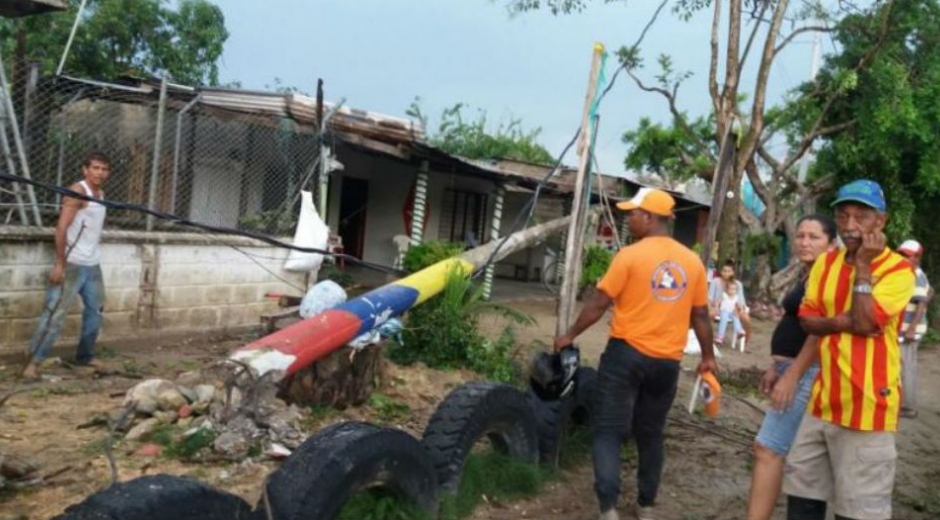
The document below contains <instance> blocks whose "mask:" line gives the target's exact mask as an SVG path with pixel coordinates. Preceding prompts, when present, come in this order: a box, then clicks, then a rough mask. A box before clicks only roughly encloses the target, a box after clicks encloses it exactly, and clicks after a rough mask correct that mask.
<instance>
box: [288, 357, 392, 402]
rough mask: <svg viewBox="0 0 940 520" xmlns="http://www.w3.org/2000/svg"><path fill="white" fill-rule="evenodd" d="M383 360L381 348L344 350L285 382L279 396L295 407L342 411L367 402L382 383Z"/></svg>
mask: <svg viewBox="0 0 940 520" xmlns="http://www.w3.org/2000/svg"><path fill="white" fill-rule="evenodd" d="M384 375H385V359H384V358H383V356H382V346H381V344H380V345H375V346H370V347H366V348H364V349H362V350H360V351H355V350H354V349H352V348H350V347H343V348H341V349H339V350H337V351H336V352H333V353H332V354H330V355H329V356H327V357H325V358H323V359H321V360H320V361H318V362H316V363H314V364H313V365H311V366H309V367H307V368H304V369H302V370H299V371H297V372H296V373H294V374H293V375H292V376H290V377H288V378H286V379H284V380H283V381H282V382H281V385H280V391H279V392H278V397H280V398H281V399H283V400H284V401H286V402H288V403H291V404H296V405H298V406H314V405H321V406H332V407H334V408H338V409H341V410H342V409H344V408H346V407H347V406H358V405H361V404H363V403H364V402H366V400H368V399H369V396H370V395H371V394H372V392H374V391H375V390H376V389H377V388H379V386H381V384H382V379H383V377H384Z"/></svg>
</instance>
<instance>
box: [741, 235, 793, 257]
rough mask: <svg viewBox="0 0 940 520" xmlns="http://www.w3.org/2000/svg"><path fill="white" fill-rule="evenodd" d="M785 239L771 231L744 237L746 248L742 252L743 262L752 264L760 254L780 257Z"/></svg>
mask: <svg viewBox="0 0 940 520" xmlns="http://www.w3.org/2000/svg"><path fill="white" fill-rule="evenodd" d="M782 247H783V240H782V239H781V238H780V236H778V235H775V234H771V233H757V234H750V235H746V236H745V237H744V250H743V251H742V252H741V263H742V264H743V265H750V264H751V262H752V261H753V260H754V259H755V258H757V257H759V256H768V257H769V258H779V257H780V252H781V248H782Z"/></svg>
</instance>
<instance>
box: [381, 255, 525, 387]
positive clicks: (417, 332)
mask: <svg viewBox="0 0 940 520" xmlns="http://www.w3.org/2000/svg"><path fill="white" fill-rule="evenodd" d="M485 313H497V314H500V315H502V316H504V317H506V318H508V319H510V320H512V321H513V322H515V323H522V324H530V323H533V320H532V318H531V317H529V316H527V315H525V314H522V313H520V312H518V311H515V310H513V309H511V308H509V307H505V306H501V305H497V304H494V303H490V302H486V301H484V300H483V291H482V288H481V287H475V286H474V285H473V282H472V281H471V280H469V279H468V278H465V277H464V276H461V274H460V273H459V272H458V271H456V270H454V271H451V272H450V274H449V275H448V277H447V282H446V285H445V286H444V291H443V292H442V293H441V294H438V295H437V296H435V297H434V298H431V299H430V300H429V301H427V302H425V303H424V304H422V305H420V306H418V307H415V308H414V309H412V310H411V311H410V312H409V313H408V318H407V326H406V328H405V330H404V332H403V334H402V336H403V341H402V342H403V344H402V345H393V346H392V348H391V349H390V350H389V357H391V359H392V360H393V361H395V362H397V363H402V364H411V363H414V362H417V361H421V362H423V363H425V364H427V365H428V366H430V367H434V368H445V369H453V368H469V369H471V370H474V371H476V372H478V373H480V374H482V375H484V376H486V377H488V378H490V379H492V380H496V381H504V382H510V381H512V380H514V379H515V377H516V375H517V373H518V370H517V369H516V367H515V366H514V365H513V362H512V361H513V355H514V350H515V345H514V343H515V342H514V339H513V337H512V334H511V332H504V333H503V335H502V336H501V337H500V339H499V340H498V341H496V342H493V341H491V340H489V339H488V338H486V337H485V336H484V335H483V334H482V333H480V331H479V330H478V327H479V321H480V318H481V316H482V315H483V314H485Z"/></svg>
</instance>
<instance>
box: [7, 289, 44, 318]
mask: <svg viewBox="0 0 940 520" xmlns="http://www.w3.org/2000/svg"><path fill="white" fill-rule="evenodd" d="M44 296H45V295H44V293H42V292H38V291H32V292H16V293H0V318H34V317H37V316H39V313H41V312H42V307H43V300H44Z"/></svg>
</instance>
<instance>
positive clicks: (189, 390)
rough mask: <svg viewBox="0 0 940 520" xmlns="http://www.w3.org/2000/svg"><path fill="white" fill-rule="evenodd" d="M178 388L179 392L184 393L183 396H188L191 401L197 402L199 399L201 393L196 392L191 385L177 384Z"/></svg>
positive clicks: (187, 398)
mask: <svg viewBox="0 0 940 520" xmlns="http://www.w3.org/2000/svg"><path fill="white" fill-rule="evenodd" d="M176 389H177V390H178V391H179V393H181V394H183V397H185V398H186V400H187V401H189V402H190V403H195V402H196V400H198V399H199V395H198V394H196V391H195V390H193V388H192V387H190V386H183V385H179V384H178V385H176Z"/></svg>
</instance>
